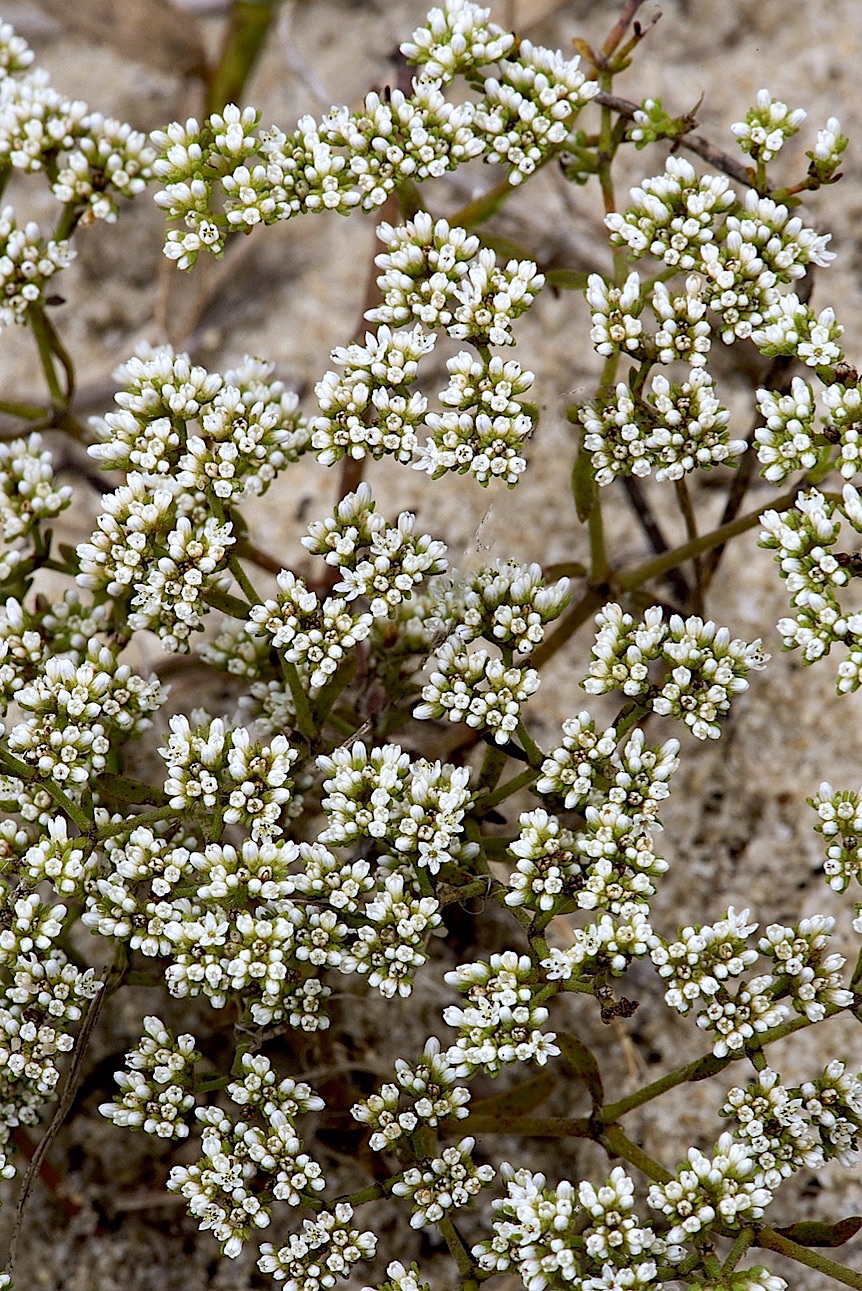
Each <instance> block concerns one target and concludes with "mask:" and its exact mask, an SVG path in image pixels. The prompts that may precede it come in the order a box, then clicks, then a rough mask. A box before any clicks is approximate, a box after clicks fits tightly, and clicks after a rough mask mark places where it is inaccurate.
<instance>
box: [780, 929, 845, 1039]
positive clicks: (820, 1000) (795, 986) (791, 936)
mask: <svg viewBox="0 0 862 1291" xmlns="http://www.w3.org/2000/svg"><path fill="white" fill-rule="evenodd" d="M834 927H835V920H834V919H833V918H831V917H830V916H827V915H814V916H813V917H812V918H810V919H803V920H802V921H801V922H800V923H798V924H797V925H796V926H795V927H793V928H787V927H785V926H784V925H783V924H780V923H771V924H770V925H769V927H768V928H767V929H766V936H765V937H761V939H760V941H759V943H758V948H759V950H760V952H761V954H763V955H767V956H768V957H769V958H770V959H772V960H773V961H774V963H775V979H776V986H777V989H778V991H779V992H780V993H781V994H782V995H784V994H786V995H788V996H789V997H790V999H791V1000H792V1001H793V1007H794V1009H795V1011H796V1012H797V1013H801V1014H802V1015H803V1016H804V1017H806V1018H808V1021H809V1022H820V1021H821V1019H822V1018H824V1017H825V1016H826V1010H827V1008H830V1007H831V1008H838V1009H842V1008H846V1007H847V1006H848V1005H850V1004H852V1003H853V999H854V996H853V992H852V991H851V990H848V989H847V988H846V987H845V986H843V985H842V978H841V969H842V968H843V967H844V964H845V959H844V956H843V955H839V954H838V953H837V952H836V951H832V952H829V953H827V947H828V945H829V937H830V934H831V932H832V930H833V928H834Z"/></svg>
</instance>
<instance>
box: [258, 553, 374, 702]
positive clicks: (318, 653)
mask: <svg viewBox="0 0 862 1291" xmlns="http://www.w3.org/2000/svg"><path fill="white" fill-rule="evenodd" d="M276 582H277V583H278V595H277V596H276V597H275V598H274V599H271V600H267V601H264V602H263V603H262V604H261V605H254V606H252V608H251V611H250V614H249V619H248V630H249V631H250V632H251V633H252V634H253V635H259V632H260V630H261V629H263V631H264V632H265V633H266V635H267V636H268V637H269V638H270V639H271V642H272V646H273V648H274V649H276V650H278V651H279V653H280V654H282V655H283V657H284V658H285V659H286V660H287V661H288V662H289V663H292V664H296V665H298V666H300V667H301V668H302V670H303V672H304V673H305V674H306V675H307V677H308V684H309V686H310V687H311V689H312V691H314V690H320V688H321V687H322V686H324V685H325V684H326V682H327V681H328V679H329V678H330V677H331V676H332V675H333V674H334V673H335V671H336V669H337V668H338V665H339V664H340V663H341V662H342V660H343V659H344V657H345V654H346V653H347V652H348V651H350V650H352V649H353V647H354V646H356V645H358V643H359V642H360V641H364V640H365V638H366V637H367V636H368V633H369V632H370V630H371V615H370V614H351V613H350V609H349V602H348V599H347V597H345V596H328V597H327V598H326V600H325V601H322V602H321V600H320V598H319V597H318V595H317V593H316V592H313V591H312V590H311V589H310V588H309V587H307V586H306V584H305V582H304V581H303V579H301V578H299V577H297V575H296V574H294V573H292V572H291V571H290V570H286V569H283V570H281V572H280V573H279V574H278V577H277V579H276Z"/></svg>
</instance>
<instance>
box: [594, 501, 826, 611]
mask: <svg viewBox="0 0 862 1291" xmlns="http://www.w3.org/2000/svg"><path fill="white" fill-rule="evenodd" d="M802 488H804V485H803V484H801V483H800V484H797V486H796V487H795V488H794V489H792V490H791V491H789V492H787V493H783V494H781V496H780V497H777V498H772V499H771V500H770V501H769V502H764V504H763V506H761V507H758V508H757V510H756V511H749V512H747V513H746V514H745V515H744V516H739V517H738V518H737V519H736V520H731V521H730V523H729V524H723V525H720V526H719V527H718V528H717V529H713V530H712V531H711V532H710V533H704V534H701V535H700V537H699V538H695V539H692V540H691V541H690V542H684V543H682V544H681V546H679V547H674V548H673V550H672V551H663V552H662V553H661V555H660V556H655V557H653V559H652V560H647V561H644V563H643V564H642V565H636V566H635V568H634V569H629V570H624V571H623V572H622V573H612V574H611V576H610V579H611V582H612V584H613V586H614V587H618V588H619V589H620V590H621V591H624V592H630V591H633V590H634V588H636V587H642V586H643V584H644V583H647V582H649V581H650V580H651V579H654V578H661V576H662V575H663V574H666V573H667V572H668V570H669V569H674V568H675V567H676V566H677V565H681V564H682V563H683V562H684V561H686V560H692V559H694V557H696V556H702V555H703V554H704V553H705V552H707V551H711V550H712V548H713V547H720V546H721V544H722V543H725V542H727V540H728V539H729V538H735V537H736V536H737V535H738V534H741V533H746V532H747V531H748V530H749V529H754V528H755V526H756V525H758V524H759V523H760V517H761V516H762V515H763V512H764V511H781V510H782V509H784V508H786V507H791V506H793V504H794V502H795V501H796V498H797V496H798V494H799V491H800V489H802Z"/></svg>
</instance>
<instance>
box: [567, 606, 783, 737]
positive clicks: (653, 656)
mask: <svg viewBox="0 0 862 1291" xmlns="http://www.w3.org/2000/svg"><path fill="white" fill-rule="evenodd" d="M596 623H597V625H598V628H599V631H598V633H597V634H596V642H595V645H594V646H593V662H592V663H591V665H590V673H589V677H588V678H587V680H586V681H585V682H584V689H585V690H586V691H588V692H589V694H591V695H604V694H607V693H608V692H609V691H614V690H619V691H621V692H622V693H623V694H624V695H626V696H627V697H628V698H629V699H638V700H641V701H643V702H646V703H647V704H648V705H649V707H650V708H652V710H653V711H654V712H656V713H658V714H660V715H661V716H662V717H675V718H676V719H677V720H678V721H682V722H684V723H685V725H686V726H687V727H689V729H690V730H691V733H692V735H694V736H696V737H697V739H699V740H705V739H717V738H718V736H719V734H720V728H719V726H718V719H719V718H720V717H721V716H723V715H724V714H725V713H727V712H728V711H729V709H730V702H731V699H732V697H733V696H734V695H738V694H740V693H741V692H742V691H744V690H747V689H748V680H747V677H748V673H749V672H751V671H752V670H757V669H761V668H764V667H765V666H766V660H767V658H768V656H766V655H764V653H763V651H762V649H761V646H760V641H759V640H758V641H754V642H752V643H751V644H749V643H747V642H745V641H742V640H731V637H730V633H729V631H728V630H727V628H719V627H717V626H716V625H715V623H713V622H711V621H709V622H704V621H703V619H699V618H696V617H694V616H692V617H691V618H688V619H683V618H682V617H681V616H680V615H678V614H674V615H672V616H671V619H670V621H669V622H668V623H665V622H664V618H663V615H662V611H661V609H660V608H659V607H658V606H654V607H653V608H652V609H649V610H647V611H646V613H645V614H644V617H643V619H642V620H640V621H637V620H635V619H634V618H633V617H632V616H631V615H630V614H627V613H625V612H624V611H623V609H622V608H621V607H620V606H619V605H616V604H614V603H613V602H610V603H608V604H607V605H606V606H605V607H604V609H603V610H601V611H600V612H599V613H598V614H597V615H596ZM659 661H661V662H662V663H663V664H664V665H665V668H666V670H667V671H666V677H665V681H664V684H663V685H662V686H660V687H659V686H658V685H655V686H653V685H652V684H651V683H650V665H652V664H655V663H657V662H659Z"/></svg>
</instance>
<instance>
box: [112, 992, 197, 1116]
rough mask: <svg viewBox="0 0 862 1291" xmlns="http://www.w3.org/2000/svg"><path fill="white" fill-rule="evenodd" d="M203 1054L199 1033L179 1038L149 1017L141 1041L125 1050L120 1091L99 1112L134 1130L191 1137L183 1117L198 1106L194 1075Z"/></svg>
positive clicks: (116, 1075) (118, 1078) (118, 1080)
mask: <svg viewBox="0 0 862 1291" xmlns="http://www.w3.org/2000/svg"><path fill="white" fill-rule="evenodd" d="M200 1058H201V1055H200V1054H199V1053H198V1051H197V1050H196V1049H195V1038H194V1036H192V1035H180V1036H175V1035H174V1034H173V1033H172V1032H171V1031H170V1030H169V1029H168V1028H167V1027H166V1026H165V1025H164V1023H163V1022H162V1021H161V1020H160V1019H159V1018H157V1017H146V1018H144V1035H143V1038H142V1039H141V1043H140V1044H139V1045H138V1047H137V1048H136V1049H132V1051H131V1052H130V1053H127V1054H126V1065H127V1070H126V1071H118V1072H115V1073H114V1080H115V1081H116V1083H117V1084H118V1085H119V1087H120V1093H119V1094H117V1095H115V1097H114V1100H113V1102H110V1103H103V1104H102V1105H101V1107H100V1108H99V1111H100V1112H101V1114H102V1116H105V1117H107V1118H108V1120H110V1121H113V1122H114V1124H115V1125H123V1126H127V1127H128V1128H129V1129H131V1130H143V1132H144V1133H145V1134H154V1135H156V1136H157V1137H158V1138H160V1139H184V1138H186V1136H187V1135H188V1132H189V1127H188V1125H187V1124H186V1122H185V1120H184V1117H185V1115H186V1113H187V1112H189V1111H191V1109H192V1107H194V1103H195V1098H194V1094H193V1093H192V1092H191V1084H192V1074H193V1071H194V1064H195V1063H196V1062H199V1061H200Z"/></svg>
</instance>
